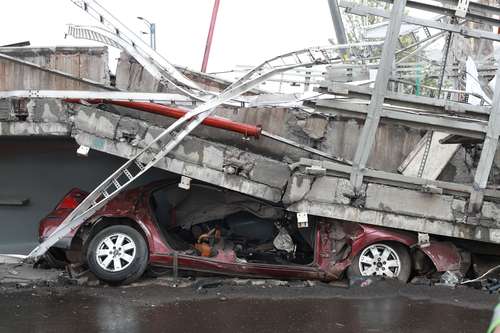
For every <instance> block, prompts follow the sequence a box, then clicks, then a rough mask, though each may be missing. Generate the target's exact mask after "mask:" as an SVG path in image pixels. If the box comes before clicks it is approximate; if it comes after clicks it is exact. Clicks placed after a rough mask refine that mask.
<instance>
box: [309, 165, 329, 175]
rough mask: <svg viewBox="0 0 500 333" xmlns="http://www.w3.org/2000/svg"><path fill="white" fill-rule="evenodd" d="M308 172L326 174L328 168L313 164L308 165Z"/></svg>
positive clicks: (310, 173)
mask: <svg viewBox="0 0 500 333" xmlns="http://www.w3.org/2000/svg"><path fill="white" fill-rule="evenodd" d="M306 173H307V174H308V175H314V176H325V175H326V169H325V168H322V167H320V166H317V165H312V166H310V167H306Z"/></svg>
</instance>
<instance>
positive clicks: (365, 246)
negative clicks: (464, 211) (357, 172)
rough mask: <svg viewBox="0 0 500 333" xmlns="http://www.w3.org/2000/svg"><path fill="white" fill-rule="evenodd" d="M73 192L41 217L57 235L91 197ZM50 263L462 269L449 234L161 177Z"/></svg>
mask: <svg viewBox="0 0 500 333" xmlns="http://www.w3.org/2000/svg"><path fill="white" fill-rule="evenodd" d="M86 195H87V193H86V192H84V191H82V190H79V189H73V190H71V191H70V192H69V193H68V194H67V195H66V196H65V197H64V198H63V199H62V201H61V202H60V203H59V204H58V205H57V206H56V208H55V209H54V210H53V211H52V212H51V213H50V214H49V215H48V216H47V217H45V218H44V219H43V220H42V221H41V222H40V228H39V236H40V241H43V240H44V239H45V238H46V237H48V236H49V235H50V234H51V232H52V231H53V230H54V229H55V228H56V227H57V226H58V225H59V224H60V223H61V222H62V221H63V220H64V218H65V217H66V216H67V215H68V214H69V213H70V212H71V211H72V210H73V209H74V208H75V207H76V206H77V205H78V203H79V202H81V201H82V200H83V198H85V196H86ZM47 257H48V258H49V262H57V261H61V260H64V261H71V262H79V263H82V264H84V265H87V266H88V268H89V269H90V270H91V271H92V272H93V273H94V274H95V275H96V276H97V277H99V278H100V279H101V280H104V281H107V282H111V283H128V282H131V281H134V280H136V279H137V278H139V277H140V276H141V275H142V274H143V273H144V271H145V270H146V268H147V267H148V266H159V267H165V268H172V267H175V268H176V269H178V270H182V271H197V272H209V273H216V274H225V275H233V276H246V277H250V276H252V277H269V278H280V279H319V280H324V281H331V280H335V279H339V278H341V277H342V276H343V275H344V274H345V273H347V274H349V275H359V276H371V275H378V276H385V277H388V278H397V279H399V280H401V281H405V282H406V281H408V279H409V278H410V276H411V275H412V274H424V273H429V272H432V271H447V270H458V269H459V268H460V265H461V256H460V253H459V251H458V249H457V248H456V247H455V246H454V245H453V244H452V243H449V242H442V241H436V240H433V239H431V240H430V242H428V243H426V244H425V246H424V245H422V246H420V245H419V243H418V237H417V234H416V233H412V232H405V231H400V230H391V229H387V228H382V227H375V226H369V225H361V224H357V223H352V222H346V221H336V220H328V219H323V218H314V217H311V216H310V217H309V226H308V227H306V228H299V227H298V225H297V220H296V214H293V213H290V212H287V211H285V210H284V209H283V207H280V206H277V205H273V204H270V203H268V202H263V201H260V200H257V199H254V198H251V197H248V196H245V195H242V194H240V193H236V192H232V191H229V190H226V189H221V188H217V187H214V186H211V185H205V184H201V183H192V184H191V188H190V189H189V190H184V189H181V188H179V187H178V182H172V181H171V180H170V181H159V182H154V183H151V184H149V185H146V186H142V187H138V188H135V189H131V190H128V191H126V192H124V193H122V194H120V195H118V196H117V197H116V198H114V199H113V200H112V201H110V202H109V203H108V204H107V205H106V206H105V207H103V208H102V209H101V210H99V211H98V212H97V213H96V214H94V215H93V216H92V217H91V218H89V219H88V220H87V221H86V223H84V224H83V225H82V226H81V227H79V228H78V229H77V230H73V231H72V232H71V233H70V234H69V235H67V236H66V237H65V238H63V239H62V240H60V241H59V242H58V243H57V244H56V245H55V246H54V247H53V248H51V250H50V251H49V252H48V254H47Z"/></svg>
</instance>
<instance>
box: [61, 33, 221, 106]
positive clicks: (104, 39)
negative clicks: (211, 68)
mask: <svg viewBox="0 0 500 333" xmlns="http://www.w3.org/2000/svg"><path fill="white" fill-rule="evenodd" d="M67 34H68V35H69V36H72V37H73V38H76V39H88V40H93V41H98V42H100V43H104V44H107V45H110V46H113V47H117V46H118V47H119V48H121V49H122V50H124V51H126V52H127V53H128V54H130V55H131V56H132V57H133V58H134V59H136V60H137V61H138V62H139V63H140V64H141V65H142V66H143V67H144V69H146V71H147V72H148V73H150V74H151V75H152V76H153V77H154V78H155V79H157V80H158V81H160V83H161V84H163V85H165V86H166V85H167V84H171V85H172V86H174V87H175V89H177V90H178V91H179V92H180V93H182V94H184V95H186V96H189V97H191V98H192V99H194V100H197V101H207V100H208V97H210V96H213V95H214V94H213V93H209V92H206V91H204V90H201V91H199V92H198V91H196V90H193V89H189V88H185V87H184V86H182V85H179V84H178V83H177V82H176V81H175V79H173V78H172V77H171V76H169V75H168V74H167V73H166V72H165V69H164V68H163V67H162V66H161V65H160V64H158V63H157V62H156V61H154V60H153V59H151V58H148V57H146V56H144V55H143V54H142V53H141V52H140V51H139V50H138V49H137V48H136V47H134V46H133V45H131V44H130V43H128V42H127V41H126V40H124V39H123V38H121V37H120V36H117V35H115V34H113V33H111V32H110V31H108V30H106V29H104V28H101V27H95V26H80V25H69V27H68V32H67Z"/></svg>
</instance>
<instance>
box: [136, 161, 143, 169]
mask: <svg viewBox="0 0 500 333" xmlns="http://www.w3.org/2000/svg"><path fill="white" fill-rule="evenodd" d="M135 165H137V167H138V168H139V169H141V170H144V165H142V163H141V162H139V161H135Z"/></svg>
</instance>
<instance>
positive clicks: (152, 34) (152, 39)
mask: <svg viewBox="0 0 500 333" xmlns="http://www.w3.org/2000/svg"><path fill="white" fill-rule="evenodd" d="M137 18H138V19H139V20H141V21H143V22H144V23H146V25H147V26H148V28H149V45H150V46H151V48H152V49H153V50H156V23H151V22H149V21H148V20H146V19H145V18H144V17H142V16H137Z"/></svg>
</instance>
